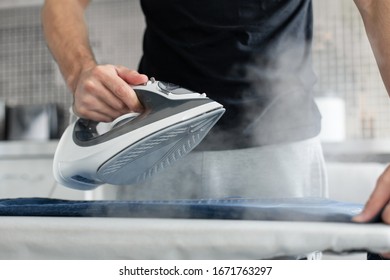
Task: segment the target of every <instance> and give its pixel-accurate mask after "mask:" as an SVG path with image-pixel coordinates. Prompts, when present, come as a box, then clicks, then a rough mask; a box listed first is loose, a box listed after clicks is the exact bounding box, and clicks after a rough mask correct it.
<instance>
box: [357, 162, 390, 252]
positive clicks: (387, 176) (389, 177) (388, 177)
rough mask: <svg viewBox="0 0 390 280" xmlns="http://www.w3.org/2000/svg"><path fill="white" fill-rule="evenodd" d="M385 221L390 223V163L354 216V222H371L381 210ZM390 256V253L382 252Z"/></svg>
mask: <svg viewBox="0 0 390 280" xmlns="http://www.w3.org/2000/svg"><path fill="white" fill-rule="evenodd" d="M381 211H382V213H381V218H382V220H383V222H385V223H386V224H390V165H389V166H388V167H387V168H386V169H385V171H384V172H383V173H382V174H381V176H379V179H378V181H377V183H376V186H375V189H374V191H373V192H372V194H371V196H370V198H369V199H368V201H367V203H366V205H365V206H364V209H363V211H362V213H360V214H359V215H357V216H355V217H354V218H353V221H354V222H369V221H370V220H372V219H373V218H374V217H375V216H376V215H378V214H379V213H380V212H381ZM381 255H382V256H383V257H385V258H390V253H386V254H381Z"/></svg>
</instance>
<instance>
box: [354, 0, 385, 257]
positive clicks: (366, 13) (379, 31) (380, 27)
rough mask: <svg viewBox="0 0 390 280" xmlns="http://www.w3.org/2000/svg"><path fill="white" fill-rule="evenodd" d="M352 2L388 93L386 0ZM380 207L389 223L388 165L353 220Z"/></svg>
mask: <svg viewBox="0 0 390 280" xmlns="http://www.w3.org/2000/svg"><path fill="white" fill-rule="evenodd" d="M355 3H356V5H357V7H358V9H359V11H360V14H361V15H362V18H363V21H364V25H365V28H366V31H367V36H368V39H369V41H370V44H371V47H372V50H373V52H374V56H375V59H376V61H377V64H378V67H379V71H380V73H381V76H382V79H383V82H384V84H385V86H386V89H387V92H388V93H389V94H390V1H389V0H355ZM382 209H383V212H382V219H383V221H384V222H385V223H388V224H390V166H389V167H387V169H386V170H385V171H384V172H383V173H382V175H381V176H380V177H379V179H378V181H377V183H376V186H375V189H374V191H373V193H372V194H371V196H370V198H369V200H368V201H367V203H366V205H365V207H364V210H363V212H362V213H361V214H360V215H358V216H356V217H355V218H354V220H355V221H357V222H367V221H370V220H371V219H372V218H374V216H375V215H377V214H378V213H379V212H380V211H381V210H382ZM389 256H390V255H388V256H387V257H389Z"/></svg>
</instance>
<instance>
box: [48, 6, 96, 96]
mask: <svg viewBox="0 0 390 280" xmlns="http://www.w3.org/2000/svg"><path fill="white" fill-rule="evenodd" d="M88 2H89V1H88V0H66V1H62V0H61V1H58V0H46V1H45V4H44V6H43V8H42V23H43V29H44V34H45V38H46V41H47V44H48V47H49V49H50V51H51V53H52V55H53V57H54V59H55V60H56V62H57V64H58V66H59V68H60V70H61V73H62V75H63V76H64V79H65V81H66V83H67V85H68V87H69V88H70V89H71V90H72V92H74V90H75V86H76V83H77V79H78V75H79V73H80V72H81V71H82V69H85V68H88V67H92V66H94V65H95V64H96V62H95V59H94V56H93V53H92V50H91V48H90V45H89V40H88V31H87V26H86V23H85V20H84V10H85V7H86V6H87V5H88Z"/></svg>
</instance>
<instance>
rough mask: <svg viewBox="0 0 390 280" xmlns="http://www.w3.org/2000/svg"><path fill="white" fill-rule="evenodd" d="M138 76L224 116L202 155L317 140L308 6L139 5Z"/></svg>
mask: <svg viewBox="0 0 390 280" xmlns="http://www.w3.org/2000/svg"><path fill="white" fill-rule="evenodd" d="M141 5H142V9H143V12H144V14H145V18H146V25H147V27H146V30H145V34H144V45H143V47H144V55H143V57H142V60H141V62H140V66H139V70H140V72H142V73H145V74H147V75H148V76H152V77H155V78H156V79H158V80H162V81H167V82H172V83H176V84H178V85H181V86H183V87H187V88H189V89H191V90H194V91H198V92H205V93H206V94H207V95H208V96H209V97H210V98H212V99H214V100H216V101H218V102H220V103H222V104H223V105H224V106H225V108H226V109H227V111H226V113H225V114H224V115H223V117H222V118H221V120H220V121H219V122H218V123H217V125H216V126H215V127H214V128H213V129H212V130H211V132H210V133H209V135H208V136H207V137H206V139H205V140H204V143H203V145H202V146H201V147H202V148H203V149H232V148H244V147H251V146H259V145H268V144H274V143H282V142H290V141H297V140H303V139H306V138H309V137H313V136H315V135H317V134H318V133H319V131H320V123H321V117H320V114H319V112H318V109H317V107H316V105H315V103H314V100H313V97H312V88H313V85H314V83H315V80H316V78H315V75H314V73H313V70H312V65H311V41H312V20H313V19H312V3H311V1H310V0H275V1H270V0H163V1H155V0H141Z"/></svg>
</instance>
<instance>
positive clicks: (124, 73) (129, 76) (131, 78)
mask: <svg viewBox="0 0 390 280" xmlns="http://www.w3.org/2000/svg"><path fill="white" fill-rule="evenodd" d="M115 69H116V71H117V73H118V76H119V77H121V78H122V79H123V80H124V81H126V82H127V83H128V84H130V85H141V84H144V83H146V82H147V81H148V76H146V75H144V74H140V73H138V72H137V71H135V70H130V69H128V68H126V67H124V66H121V65H118V66H115Z"/></svg>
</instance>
